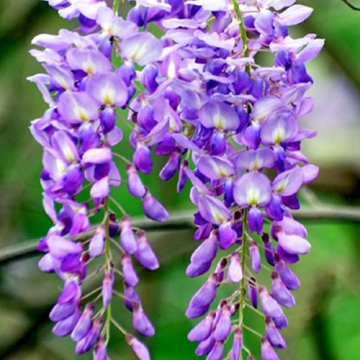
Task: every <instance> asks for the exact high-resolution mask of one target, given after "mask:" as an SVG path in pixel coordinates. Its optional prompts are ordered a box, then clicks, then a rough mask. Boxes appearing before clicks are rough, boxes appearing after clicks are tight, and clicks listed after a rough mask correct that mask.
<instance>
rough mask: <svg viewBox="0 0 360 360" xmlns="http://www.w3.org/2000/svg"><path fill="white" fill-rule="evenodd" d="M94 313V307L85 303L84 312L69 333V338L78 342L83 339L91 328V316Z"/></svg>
mask: <svg viewBox="0 0 360 360" xmlns="http://www.w3.org/2000/svg"><path fill="white" fill-rule="evenodd" d="M93 315H94V307H93V305H91V304H89V305H86V307H85V310H84V312H83V313H82V315H81V317H80V319H79V321H78V323H77V324H76V326H75V328H74V330H73V331H72V333H71V338H72V339H73V340H74V341H76V342H78V341H80V340H81V339H83V338H84V337H85V336H86V335H87V334H88V333H89V331H90V330H91V327H92V317H93Z"/></svg>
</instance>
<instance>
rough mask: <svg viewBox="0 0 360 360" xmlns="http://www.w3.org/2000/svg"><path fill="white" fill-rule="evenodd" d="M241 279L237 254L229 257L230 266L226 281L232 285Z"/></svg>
mask: <svg viewBox="0 0 360 360" xmlns="http://www.w3.org/2000/svg"><path fill="white" fill-rule="evenodd" d="M242 278H243V272H242V268H241V264H240V256H239V253H238V252H235V253H233V254H232V255H231V258H230V265H229V270H228V279H229V280H230V281H231V282H232V283H238V282H240V281H241V280H242Z"/></svg>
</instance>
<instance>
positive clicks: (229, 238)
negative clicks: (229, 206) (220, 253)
mask: <svg viewBox="0 0 360 360" xmlns="http://www.w3.org/2000/svg"><path fill="white" fill-rule="evenodd" d="M231 225H232V224H231V222H226V223H223V224H221V225H220V227H219V245H220V248H221V249H223V250H226V249H229V248H230V247H231V246H232V245H234V244H235V242H236V240H237V239H238V234H237V232H236V231H235V230H234V229H233V228H232V226H231Z"/></svg>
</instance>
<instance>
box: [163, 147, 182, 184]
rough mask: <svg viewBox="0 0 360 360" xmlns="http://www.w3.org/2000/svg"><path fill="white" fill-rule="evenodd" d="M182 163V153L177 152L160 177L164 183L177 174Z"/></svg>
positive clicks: (171, 156)
mask: <svg viewBox="0 0 360 360" xmlns="http://www.w3.org/2000/svg"><path fill="white" fill-rule="evenodd" d="M180 162H181V153H180V152H179V151H175V152H173V153H172V154H171V155H170V158H169V160H168V162H167V163H166V164H165V166H164V167H163V168H162V169H161V171H160V173H159V176H160V179H161V180H163V181H167V180H170V179H171V178H172V177H173V176H174V175H175V173H176V171H177V170H178V169H179V167H180Z"/></svg>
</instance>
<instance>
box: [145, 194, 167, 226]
mask: <svg viewBox="0 0 360 360" xmlns="http://www.w3.org/2000/svg"><path fill="white" fill-rule="evenodd" d="M142 207H143V210H144V213H145V215H146V216H147V217H148V218H149V219H151V220H154V221H158V222H164V221H166V220H167V219H168V218H169V214H168V212H167V211H166V209H165V208H164V206H163V205H161V203H160V202H159V201H158V200H156V199H155V198H154V197H153V196H152V195H151V194H150V193H149V192H148V191H147V192H146V194H145V196H144V197H143V199H142Z"/></svg>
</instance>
